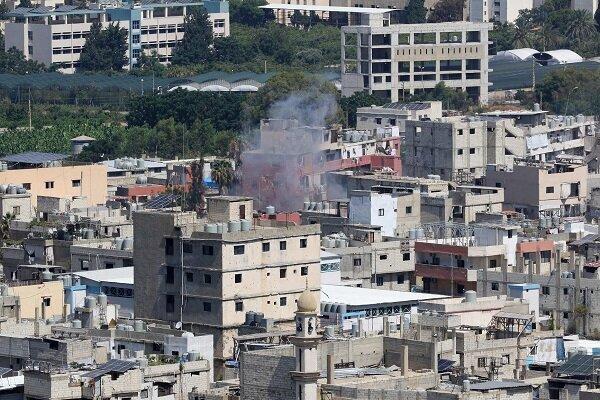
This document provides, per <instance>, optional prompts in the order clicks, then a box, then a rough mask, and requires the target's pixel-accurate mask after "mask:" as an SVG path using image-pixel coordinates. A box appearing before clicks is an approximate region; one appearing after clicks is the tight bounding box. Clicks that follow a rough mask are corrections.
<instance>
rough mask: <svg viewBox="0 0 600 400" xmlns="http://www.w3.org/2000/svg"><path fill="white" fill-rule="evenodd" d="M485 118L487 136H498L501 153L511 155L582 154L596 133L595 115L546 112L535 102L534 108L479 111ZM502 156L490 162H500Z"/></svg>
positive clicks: (542, 158)
mask: <svg viewBox="0 0 600 400" xmlns="http://www.w3.org/2000/svg"><path fill="white" fill-rule="evenodd" d="M479 118H481V119H482V120H485V121H487V124H488V132H490V139H494V137H493V136H492V135H493V134H495V136H497V138H495V139H496V142H497V144H498V147H499V148H501V147H503V148H504V151H503V152H502V154H504V153H505V154H506V155H507V156H511V157H514V158H526V157H527V158H533V159H536V160H540V161H552V160H555V159H556V158H557V157H558V156H561V155H571V156H581V157H583V156H585V155H586V154H587V153H588V152H589V151H590V150H591V149H590V148H588V147H591V146H589V144H586V141H588V142H593V139H594V137H595V135H596V121H595V118H594V117H591V116H584V115H577V116H562V115H548V112H547V111H543V110H541V109H540V107H539V105H537V104H536V105H534V107H533V110H518V111H493V112H488V113H484V114H481V115H480V116H479ZM500 160H501V158H497V159H496V161H493V160H492V159H490V163H494V164H501V163H502V161H500Z"/></svg>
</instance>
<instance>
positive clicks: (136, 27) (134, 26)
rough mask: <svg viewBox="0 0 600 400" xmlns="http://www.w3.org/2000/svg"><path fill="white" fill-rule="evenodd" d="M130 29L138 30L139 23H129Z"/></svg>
mask: <svg viewBox="0 0 600 400" xmlns="http://www.w3.org/2000/svg"><path fill="white" fill-rule="evenodd" d="M131 29H140V21H131Z"/></svg>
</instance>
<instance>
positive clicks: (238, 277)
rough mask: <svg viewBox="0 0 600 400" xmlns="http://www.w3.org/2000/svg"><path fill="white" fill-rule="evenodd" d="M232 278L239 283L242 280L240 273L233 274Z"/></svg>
mask: <svg viewBox="0 0 600 400" xmlns="http://www.w3.org/2000/svg"><path fill="white" fill-rule="evenodd" d="M233 280H234V282H235V283H241V282H242V274H235V276H234V278H233Z"/></svg>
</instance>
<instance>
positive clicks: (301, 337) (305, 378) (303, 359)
mask: <svg viewBox="0 0 600 400" xmlns="http://www.w3.org/2000/svg"><path fill="white" fill-rule="evenodd" d="M297 306H298V310H297V311H296V335H295V336H292V337H290V342H292V344H293V345H294V347H295V353H296V370H295V371H292V372H291V373H290V374H291V377H292V380H293V381H294V383H295V385H296V400H317V398H318V397H317V380H318V379H319V377H320V375H321V370H320V368H319V360H318V356H317V352H318V348H317V345H318V344H319V341H320V340H321V336H320V335H317V307H318V306H319V303H318V301H317V299H316V298H315V295H314V294H312V293H311V292H310V291H309V290H308V287H307V288H306V290H304V292H302V294H301V295H300V297H299V298H298V302H297Z"/></svg>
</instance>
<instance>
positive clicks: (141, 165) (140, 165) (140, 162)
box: [136, 158, 146, 169]
mask: <svg viewBox="0 0 600 400" xmlns="http://www.w3.org/2000/svg"><path fill="white" fill-rule="evenodd" d="M136 165H137V167H138V168H142V169H146V161H144V160H142V159H141V158H139V159H138V160H137V161H136Z"/></svg>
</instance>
